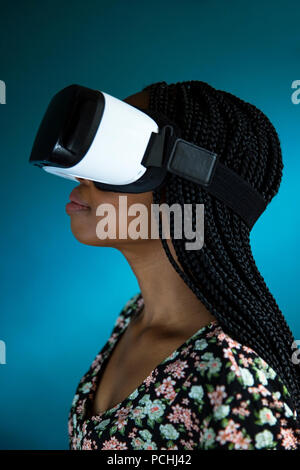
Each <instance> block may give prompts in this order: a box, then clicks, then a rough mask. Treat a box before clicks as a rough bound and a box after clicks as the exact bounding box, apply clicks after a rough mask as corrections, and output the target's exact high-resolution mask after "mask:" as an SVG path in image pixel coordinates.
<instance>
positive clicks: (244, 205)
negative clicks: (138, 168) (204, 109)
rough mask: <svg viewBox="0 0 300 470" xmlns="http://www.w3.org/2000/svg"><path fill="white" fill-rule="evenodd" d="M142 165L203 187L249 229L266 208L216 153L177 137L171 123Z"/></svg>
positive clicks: (154, 141)
mask: <svg viewBox="0 0 300 470" xmlns="http://www.w3.org/2000/svg"><path fill="white" fill-rule="evenodd" d="M142 164H144V165H145V166H150V165H152V166H158V167H166V168H167V169H168V171H170V172H171V173H174V174H177V175H179V176H181V177H182V178H185V179H188V180H190V181H194V182H195V183H197V184H200V185H201V186H203V187H204V189H205V190H206V191H207V192H208V193H210V194H212V195H213V196H215V197H216V198H217V199H219V200H220V201H223V202H224V203H225V204H226V205H227V206H228V207H230V208H231V209H232V210H233V211H234V212H236V213H237V214H239V215H240V217H241V218H242V219H243V220H244V221H245V222H246V224H247V225H248V227H249V229H250V230H251V228H252V227H253V225H254V224H255V222H256V220H257V219H258V217H259V216H260V215H261V213H262V212H263V211H264V210H265V209H266V206H267V203H266V201H265V200H264V198H263V197H262V196H261V194H259V193H258V192H257V191H256V190H255V189H254V188H252V186H251V185H250V184H249V183H248V182H247V181H245V180H244V179H243V178H241V177H240V176H239V175H238V174H237V173H235V172H234V171H232V170H231V169H230V168H228V167H226V166H225V165H223V164H222V163H221V162H220V161H219V158H218V155H217V154H215V153H213V152H210V151H209V150H206V149H204V148H202V147H199V146H197V145H195V144H193V143H191V142H188V141H186V140H184V139H181V138H178V136H177V135H176V134H175V132H174V129H173V127H172V124H168V125H166V126H164V127H162V128H161V129H160V131H159V133H152V135H151V138H150V141H149V146H148V148H147V151H146V153H145V155H144V158H143V160H142Z"/></svg>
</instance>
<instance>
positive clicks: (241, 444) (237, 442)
mask: <svg viewBox="0 0 300 470" xmlns="http://www.w3.org/2000/svg"><path fill="white" fill-rule="evenodd" d="M231 442H233V443H234V448H235V449H236V450H238V449H248V448H249V444H250V443H251V440H250V439H249V438H248V437H244V436H243V434H242V433H241V431H238V432H233V433H232V435H231Z"/></svg>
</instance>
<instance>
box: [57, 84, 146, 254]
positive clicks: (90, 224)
mask: <svg viewBox="0 0 300 470" xmlns="http://www.w3.org/2000/svg"><path fill="white" fill-rule="evenodd" d="M148 100H149V96H148V92H146V91H142V92H139V93H136V94H134V95H131V96H129V97H127V98H125V99H124V100H123V101H125V102H126V103H128V104H132V105H133V106H136V107H139V108H140V109H147V107H148ZM77 180H78V182H79V183H80V185H79V186H76V187H75V188H74V189H73V191H72V193H71V195H70V199H71V201H74V202H71V203H69V204H68V205H67V207H66V211H67V213H68V215H69V216H70V219H71V230H72V233H73V235H74V237H75V238H76V239H77V240H78V241H79V242H81V243H84V244H86V245H93V246H110V247H116V248H117V247H121V246H122V245H124V246H127V245H128V244H132V243H142V242H144V243H145V242H146V241H147V240H148V239H149V238H150V236H151V235H150V226H151V203H152V202H153V199H152V191H149V192H145V193H139V194H133V193H119V192H112V191H104V190H101V189H98V188H97V187H96V186H95V185H94V183H93V181H90V180H87V179H83V178H77ZM120 196H123V201H125V198H124V196H126V204H125V205H123V206H120ZM76 203H78V204H76ZM105 204H109V205H112V206H113V207H114V209H115V213H114V211H110V212H105V220H106V222H108V223H109V224H110V225H111V224H113V222H114V224H115V228H116V230H115V237H110V236H108V237H107V238H102V239H101V238H99V236H98V234H97V233H99V232H97V226H98V227H99V222H100V221H101V219H102V218H103V217H101V215H102V216H104V212H102V213H101V215H100V214H99V212H98V215H97V208H99V205H101V206H102V207H103V208H104V205H105ZM123 204H124V203H123ZM133 204H143V206H144V207H145V208H146V209H147V214H148V222H147V225H146V226H147V227H148V229H147V230H149V232H148V236H147V238H146V237H145V238H144V239H141V238H139V239H133V238H130V236H127V234H128V226H129V225H130V223H131V222H132V221H133V220H134V219H136V217H137V215H139V213H138V212H137V213H136V215H129V214H128V212H127V211H125V210H124V207H127V208H128V207H130V206H131V205H133ZM120 207H122V209H121V210H120ZM98 211H99V209H98ZM112 218H114V221H113V220H112ZM120 233H123V234H124V233H125V234H126V238H124V235H122V237H121V238H120Z"/></svg>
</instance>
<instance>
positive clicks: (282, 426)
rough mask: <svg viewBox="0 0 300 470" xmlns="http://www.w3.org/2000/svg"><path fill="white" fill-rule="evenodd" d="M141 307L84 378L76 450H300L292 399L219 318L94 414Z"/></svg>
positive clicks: (134, 306)
mask: <svg viewBox="0 0 300 470" xmlns="http://www.w3.org/2000/svg"><path fill="white" fill-rule="evenodd" d="M142 306H143V298H142V295H141V293H138V294H136V295H135V296H133V297H132V298H131V299H130V300H129V301H128V302H127V304H126V305H125V307H124V308H123V309H122V310H121V313H120V315H119V316H118V318H117V319H116V322H115V324H114V327H113V330H112V333H111V336H110V338H109V339H108V341H107V343H106V344H105V345H104V347H103V348H102V350H101V351H100V353H99V354H98V355H97V356H96V358H95V360H94V362H93V363H92V365H91V367H90V369H89V370H88V372H87V373H86V374H85V375H84V376H83V378H82V379H81V381H80V383H79V385H78V387H77V390H76V393H75V396H74V399H73V402H72V406H71V409H70V413H69V420H68V428H69V443H70V449H74V450H75V449H81V450H200V449H216V450H217V449H228V450H230V449H233V450H238V449H254V450H257V449H270V450H276V449H285V450H295V449H298V450H299V449H300V429H299V427H298V426H297V422H296V416H297V414H296V411H295V410H294V411H293V404H292V401H291V397H290V394H289V392H288V390H287V388H286V386H285V385H284V383H283V382H282V380H281V378H280V377H279V376H278V374H276V372H275V371H274V370H273V369H272V368H271V367H270V366H269V365H268V364H267V363H266V362H265V361H264V360H263V359H262V358H261V357H260V356H258V354H257V353H256V352H255V351H254V350H253V349H251V348H249V347H247V346H245V345H243V344H241V343H239V342H237V341H235V340H234V339H232V338H231V337H230V336H229V335H227V334H226V333H224V331H223V330H222V328H221V326H220V325H219V324H218V321H217V320H214V321H212V322H210V323H209V324H208V325H206V326H204V327H202V328H200V329H199V330H198V331H197V332H196V333H195V334H194V335H193V336H191V337H190V338H189V339H188V340H187V341H185V342H184V343H183V344H182V345H181V346H179V347H178V348H177V349H176V350H175V351H174V352H173V353H172V354H171V355H169V356H168V357H167V358H166V359H165V360H164V361H162V362H161V363H160V364H159V365H158V366H157V367H156V368H155V369H154V370H153V371H152V372H151V374H150V375H149V376H148V377H147V378H146V379H145V380H144V381H143V382H142V383H141V384H140V385H139V386H138V387H137V388H136V389H135V390H134V391H133V392H132V393H131V394H130V395H129V396H128V397H127V398H126V399H125V400H123V401H122V402H121V403H119V404H117V405H116V406H114V407H113V408H111V409H109V410H106V411H105V412H103V413H101V414H98V415H93V414H92V412H91V409H92V403H93V400H94V398H95V394H96V390H97V385H98V383H99V380H100V377H101V371H103V366H104V364H106V361H107V359H108V357H109V355H110V353H111V351H112V350H113V348H114V347H115V345H116V343H117V342H118V339H119V338H120V336H121V335H122V333H123V332H124V331H125V330H126V328H127V326H128V324H129V322H130V320H131V318H132V317H133V316H134V315H136V314H137V313H138V312H139V311H140V310H141V309H142Z"/></svg>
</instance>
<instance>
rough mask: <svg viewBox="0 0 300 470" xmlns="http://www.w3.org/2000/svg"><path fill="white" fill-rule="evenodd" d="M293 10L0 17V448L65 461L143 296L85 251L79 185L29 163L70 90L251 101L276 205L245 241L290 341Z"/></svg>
mask: <svg viewBox="0 0 300 470" xmlns="http://www.w3.org/2000/svg"><path fill="white" fill-rule="evenodd" d="M299 24H300V5H299V2H296V1H287V0H285V1H281V0H280V1H278V0H277V1H276V2H273V1H262V0H259V1H257V0H253V1H252V2H251V4H250V2H246V1H242V2H241V1H238V0H233V1H229V2H224V1H217V0H211V1H210V2H207V1H199V0H197V1H196V0H195V1H192V0H186V1H184V2H182V1H174V0H172V1H170V0H166V1H161V0H154V1H152V2H145V1H136V0H134V1H132V0H131V1H130V2H123V1H121V0H117V1H113V0H109V1H108V0H107V1H98V2H96V1H91V0H85V1H84V2H66V1H65V2H61V1H57V0H53V1H51V2H50V1H44V2H38V1H27V2H18V4H17V5H15V4H14V3H12V4H11V5H10V6H8V3H7V4H6V6H1V12H0V38H1V46H0V47H1V54H0V79H1V80H4V81H5V82H6V86H7V104H5V105H0V133H1V134H0V135H1V173H0V174H1V185H0V187H1V206H2V209H1V233H0V236H1V245H0V246H1V268H2V269H1V284H0V285H1V319H0V339H2V340H4V341H5V342H6V345H7V364H6V365H0V380H1V387H0V448H2V449H65V448H67V446H68V440H67V414H68V411H69V407H70V403H71V401H72V399H73V394H74V391H75V388H76V386H77V383H78V381H79V379H80V378H81V376H82V375H83V374H84V373H85V372H86V370H87V368H88V367H89V365H90V363H91V362H92V361H93V359H94V357H95V355H96V354H97V352H98V351H99V350H100V349H101V347H102V346H103V344H104V342H105V341H106V340H107V338H108V335H109V334H110V332H111V328H112V325H113V322H114V321H115V319H116V317H117V315H118V314H119V311H120V309H121V308H122V307H123V305H124V304H125V303H126V302H127V300H128V298H129V297H131V296H132V295H133V294H134V293H136V292H138V291H139V287H138V284H137V281H136V279H135V277H134V275H133V273H132V272H131V270H130V268H129V266H128V265H127V262H126V261H125V259H124V258H123V257H122V255H121V254H120V253H119V252H118V251H116V250H114V249H104V248H99V249H96V248H93V247H88V246H84V245H81V244H80V243H79V242H78V241H77V240H76V239H74V237H73V236H72V233H71V231H70V222H69V217H68V216H67V215H66V213H65V204H66V202H67V200H68V195H69V193H70V191H71V190H72V189H73V187H74V186H75V185H76V184H75V183H72V182H71V181H68V180H64V179H62V178H57V177H54V176H52V175H47V174H46V173H44V172H42V171H41V170H39V169H38V168H34V167H31V166H30V165H29V164H28V158H29V154H30V150H31V146H32V142H33V139H34V136H35V132H36V130H37V126H38V124H39V122H40V119H41V117H42V115H43V112H44V111H45V107H46V105H47V104H48V102H49V99H50V98H51V97H52V96H53V95H54V94H55V93H56V92H57V91H58V90H60V89H61V88H63V87H65V86H67V85H69V84H71V83H78V84H81V85H85V86H88V87H91V88H96V89H97V88H99V89H101V90H103V91H106V92H107V93H109V94H112V95H114V96H116V97H119V98H121V99H123V98H125V96H128V95H131V94H133V93H135V92H137V91H139V90H141V89H142V87H144V86H146V85H147V84H149V83H152V82H155V81H161V80H165V81H167V83H175V82H177V81H183V80H204V81H206V82H208V83H210V84H211V85H213V86H214V87H216V88H220V89H223V90H226V91H229V92H231V93H234V94H236V95H238V96H239V97H240V98H242V99H244V100H246V101H250V102H251V103H253V104H255V105H256V106H257V107H259V108H260V109H261V110H262V111H264V112H265V113H266V114H267V116H269V118H270V119H271V121H272V122H273V124H274V125H275V127H276V129H277V130H278V133H279V137H280V140H281V144H282V151H283V159H284V177H283V181H282V185H281V187H280V191H279V194H278V195H277V196H276V197H275V198H274V200H273V201H272V203H271V205H270V206H269V207H268V208H267V210H266V212H265V214H264V215H263V216H262V217H261V219H259V220H258V222H257V223H256V225H255V226H254V228H253V230H252V232H251V242H252V249H253V253H254V256H255V258H256V260H257V264H258V267H259V268H260V270H261V273H262V275H263V276H264V278H265V280H266V283H267V285H268V286H269V288H270V290H271V292H272V293H273V294H274V296H275V298H276V299H277V302H278V304H279V306H280V308H281V309H282V311H283V312H284V315H285V316H286V319H287V321H288V323H289V325H290V327H291V329H292V331H293V333H294V335H295V337H296V339H299V338H300V320H299V315H298V307H299V302H298V284H299V281H298V275H299V264H298V245H297V240H298V231H299V226H300V223H299V222H300V221H299V209H298V208H299V206H298V205H299V199H300V198H299V193H298V188H299V186H298V177H299V176H298V175H299V147H300V142H299V123H300V105H298V106H297V105H294V104H292V101H291V93H292V89H291V84H292V81H293V80H297V79H298V80H299V79H300V70H299V64H300V60H299V59H300V38H299Z"/></svg>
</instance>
